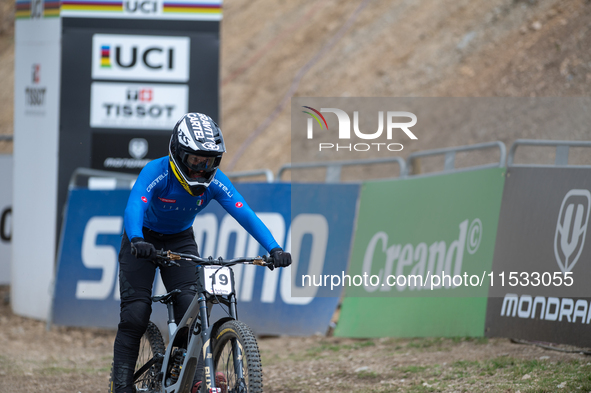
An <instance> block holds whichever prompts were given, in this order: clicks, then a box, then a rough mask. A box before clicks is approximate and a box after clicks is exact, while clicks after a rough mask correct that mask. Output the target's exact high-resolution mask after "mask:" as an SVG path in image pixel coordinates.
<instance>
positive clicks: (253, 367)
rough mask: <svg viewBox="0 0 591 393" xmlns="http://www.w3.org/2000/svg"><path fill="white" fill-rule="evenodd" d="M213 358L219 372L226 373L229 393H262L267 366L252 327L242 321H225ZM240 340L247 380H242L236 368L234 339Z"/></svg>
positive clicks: (218, 334) (219, 332)
mask: <svg viewBox="0 0 591 393" xmlns="http://www.w3.org/2000/svg"><path fill="white" fill-rule="evenodd" d="M214 337H215V341H214V345H213V359H214V365H215V372H216V373H217V372H221V373H223V374H224V376H225V377H226V380H227V383H228V386H227V390H222V391H224V392H226V391H227V392H228V393H262V392H263V368H262V366H261V356H260V353H259V346H258V344H257V340H256V337H255V335H254V333H253V332H252V330H250V328H249V327H248V326H247V325H246V324H244V323H243V322H240V321H228V322H226V323H224V324H223V325H222V326H221V327H220V328H219V329H218V330H217V332H216V334H215V336H214ZM235 341H237V342H238V344H239V346H240V347H241V349H242V362H241V364H242V369H243V373H244V380H239V379H238V377H237V374H236V372H235V371H236V370H235V369H234V355H233V352H232V343H233V342H235Z"/></svg>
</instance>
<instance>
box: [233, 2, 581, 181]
mask: <svg viewBox="0 0 591 393" xmlns="http://www.w3.org/2000/svg"><path fill="white" fill-rule="evenodd" d="M270 4H271V3H266V2H265V1H255V2H246V1H228V2H226V3H225V8H226V13H225V16H224V22H223V27H222V81H223V84H222V121H223V128H224V130H225V131H226V135H227V136H228V139H229V143H228V145H229V146H230V152H229V154H228V156H229V157H227V158H226V161H225V165H226V167H227V169H233V170H238V169H252V168H258V167H270V168H271V169H276V168H277V167H278V166H279V165H280V164H283V163H284V162H286V161H288V159H289V153H290V149H289V146H290V108H289V100H288V99H287V98H289V97H290V96H291V95H294V96H302V97H343V96H344V97H346V96H390V97H401V96H411V97H421V96H439V97H447V96H513V97H522V96H525V97H527V96H535V95H537V96H585V95H589V92H590V91H591V51H589V49H590V45H591V39H590V38H591V35H590V32H589V29H590V28H591V25H590V22H589V21H590V20H591V3H590V2H589V1H583V0H569V1H555V0H546V1H544V0H539V1H535V0H531V1H519V0H493V1H487V2H472V1H469V0H466V1H464V0H460V1H458V0H453V1H431V0H418V1H402V0H396V1H346V2H344V1H331V0H323V1H303V0H302V1H289V2H287V1H285V2H273V3H272V4H273V5H272V6H271V5H270ZM348 22H349V27H348V29H347V30H346V31H342V30H340V29H341V28H342V27H343V26H346V25H347V23H348ZM238 37H239V38H238ZM315 56H316V57H315ZM294 82H296V83H294ZM290 88H291V91H290ZM282 102H283V104H284V105H283V106H282V105H281V103H282ZM265 122H266V123H267V124H265ZM261 125H262V126H261ZM253 131H254V132H258V137H257V138H256V139H254V140H248V139H247V138H248V137H249V135H251V134H252V133H253ZM435 133H436V131H435V130H433V131H432V132H431V134H429V133H423V134H422V136H421V141H420V148H419V149H421V150H423V149H431V148H439V147H447V146H457V145H461V144H463V143H462V141H465V140H473V141H474V142H488V141H490V140H492V138H491V137H490V136H488V135H482V136H479V137H474V136H473V135H471V136H470V137H467V136H466V135H462V134H457V133H450V135H446V138H445V139H444V141H443V142H442V141H441V138H435ZM519 136H520V135H519V131H518V130H516V131H515V135H514V137H513V138H508V141H507V142H508V143H511V142H512V140H514V139H516V138H517V137H519ZM546 137H549V138H551V139H572V138H579V139H580V138H581V134H580V133H578V134H576V135H569V134H568V132H563V133H560V134H557V135H555V136H554V135H550V136H546ZM590 137H591V133H589V137H587V138H585V139H589V138H590ZM245 141H248V142H249V145H248V148H246V149H244V148H243V147H242V150H239V148H238V147H237V146H241V145H242V144H243V143H244V142H245ZM236 152H238V154H236ZM406 154H407V152H403V154H402V156H405V155H406ZM238 155H239V157H238Z"/></svg>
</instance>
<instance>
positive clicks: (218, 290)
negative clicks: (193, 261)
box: [203, 266, 233, 295]
mask: <svg viewBox="0 0 591 393" xmlns="http://www.w3.org/2000/svg"><path fill="white" fill-rule="evenodd" d="M203 268H204V270H203V272H204V273H205V290H206V291H207V292H209V293H211V294H212V295H229V294H231V293H232V291H233V288H232V279H231V274H232V272H231V271H230V268H229V267H226V266H224V267H219V266H204V267H203Z"/></svg>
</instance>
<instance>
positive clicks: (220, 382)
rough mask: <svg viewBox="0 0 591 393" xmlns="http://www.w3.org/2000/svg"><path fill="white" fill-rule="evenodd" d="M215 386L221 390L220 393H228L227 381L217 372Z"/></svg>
mask: <svg viewBox="0 0 591 393" xmlns="http://www.w3.org/2000/svg"><path fill="white" fill-rule="evenodd" d="M215 385H216V386H217V387H218V388H220V389H221V392H220V393H228V381H227V380H226V376H225V375H224V373H221V372H219V371H218V372H217V373H215Z"/></svg>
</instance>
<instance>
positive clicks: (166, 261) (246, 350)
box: [110, 250, 274, 393]
mask: <svg viewBox="0 0 591 393" xmlns="http://www.w3.org/2000/svg"><path fill="white" fill-rule="evenodd" d="M180 260H185V261H191V262H194V263H195V264H196V266H197V282H196V286H197V293H196V294H195V297H194V298H193V300H192V302H191V304H190V305H189V308H188V309H187V311H186V313H185V315H184V316H183V318H182V319H181V321H180V322H179V323H178V325H177V323H176V321H175V319H174V312H173V307H174V299H175V296H176V295H177V294H178V293H180V290H178V289H176V290H173V291H171V292H169V293H167V294H165V295H161V296H154V297H152V301H153V302H161V303H163V304H166V307H167V309H168V333H169V337H170V340H169V344H168V347H165V345H164V340H163V338H162V334H161V333H160V330H159V329H158V327H157V326H156V325H155V324H154V323H153V322H152V321H150V322H149V324H148V328H147V330H146V332H145V333H144V336H143V337H142V342H141V346H140V354H139V356H138V361H137V363H136V367H135V372H134V376H133V380H134V387H135V392H136V393H139V392H150V393H189V392H191V388H192V387H193V385H194V382H195V379H196V378H195V372H196V369H197V365H198V364H202V365H203V373H202V374H203V375H202V376H199V375H197V379H196V380H201V381H202V383H201V387H200V390H199V392H200V393H259V392H262V391H263V370H262V367H261V358H260V354H259V349H258V345H257V341H256V337H255V335H254V334H253V332H252V330H251V329H250V328H249V327H248V326H247V325H246V324H245V323H243V322H241V321H239V320H238V316H237V314H238V313H237V306H236V294H235V287H234V272H233V271H232V269H231V268H230V267H231V266H233V265H237V264H249V265H258V266H267V267H269V268H271V269H273V267H274V265H273V261H272V258H270V257H266V256H263V257H256V258H235V259H226V260H224V259H223V258H218V259H213V258H211V257H209V258H200V257H197V256H195V255H191V254H181V253H175V252H172V251H162V250H161V251H157V256H156V258H155V263H156V264H159V265H164V266H179V264H178V263H177V262H176V261H180ZM214 304H220V306H221V307H222V308H223V309H224V310H225V311H226V314H227V316H225V317H222V318H220V319H219V320H217V321H216V322H214V323H213V324H210V320H209V317H210V312H211V309H212V306H213V305H214ZM220 373H221V375H222V376H223V378H221V377H219V376H220ZM110 382H111V383H112V376H111V381H110ZM217 385H220V386H217Z"/></svg>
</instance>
